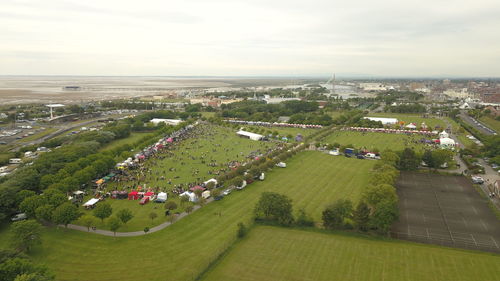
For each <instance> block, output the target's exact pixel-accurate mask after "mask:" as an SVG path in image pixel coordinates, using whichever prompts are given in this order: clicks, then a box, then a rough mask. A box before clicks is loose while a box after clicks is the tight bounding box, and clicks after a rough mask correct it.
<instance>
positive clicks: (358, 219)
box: [352, 201, 370, 231]
mask: <svg viewBox="0 0 500 281" xmlns="http://www.w3.org/2000/svg"><path fill="white" fill-rule="evenodd" d="M352 218H353V220H354V222H355V223H356V227H357V228H358V229H359V230H361V231H367V230H368V225H369V222H370V208H369V207H368V204H366V203H365V201H359V203H358V205H357V206H356V209H354V211H353V213H352Z"/></svg>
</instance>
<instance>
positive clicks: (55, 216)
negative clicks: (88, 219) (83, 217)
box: [52, 202, 80, 227]
mask: <svg viewBox="0 0 500 281" xmlns="http://www.w3.org/2000/svg"><path fill="white" fill-rule="evenodd" d="M79 216H80V212H79V211H78V207H76V206H75V205H73V204H71V203H69V202H68V203H64V204H62V205H61V206H59V207H57V208H56V209H55V210H54V211H53V212H52V220H53V221H54V222H55V223H57V224H64V226H65V227H68V224H69V223H70V222H72V221H74V220H76V219H77V218H78V217H79Z"/></svg>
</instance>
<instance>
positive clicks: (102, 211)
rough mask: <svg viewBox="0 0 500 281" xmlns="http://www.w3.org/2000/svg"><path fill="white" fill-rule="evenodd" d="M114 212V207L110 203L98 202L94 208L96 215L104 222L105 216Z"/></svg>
mask: <svg viewBox="0 0 500 281" xmlns="http://www.w3.org/2000/svg"><path fill="white" fill-rule="evenodd" d="M112 213H113V208H111V205H109V204H108V203H101V204H98V205H97V207H96V208H95V210H94V216H95V217H97V218H100V219H101V221H102V222H104V219H105V218H108V217H109V216H111V214H112Z"/></svg>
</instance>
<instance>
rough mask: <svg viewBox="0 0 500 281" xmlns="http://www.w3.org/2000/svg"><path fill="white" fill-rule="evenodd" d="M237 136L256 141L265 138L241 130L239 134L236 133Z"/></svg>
mask: <svg viewBox="0 0 500 281" xmlns="http://www.w3.org/2000/svg"><path fill="white" fill-rule="evenodd" d="M236 134H237V135H239V136H242V137H246V138H249V139H251V140H256V141H258V140H261V139H263V138H264V136H263V135H259V134H255V133H251V132H247V131H243V130H239V131H238V132H236Z"/></svg>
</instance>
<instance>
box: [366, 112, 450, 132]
mask: <svg viewBox="0 0 500 281" xmlns="http://www.w3.org/2000/svg"><path fill="white" fill-rule="evenodd" d="M367 116H369V117H387V118H397V119H398V121H404V122H405V123H406V124H409V123H415V124H417V126H418V127H420V125H421V124H422V123H425V124H426V125H427V126H429V127H432V128H433V129H434V128H435V127H436V126H440V127H441V128H442V129H446V128H447V127H448V126H447V125H446V122H445V121H444V120H442V119H438V118H435V117H423V116H422V115H420V114H405V113H369V114H368V115H367Z"/></svg>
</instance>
